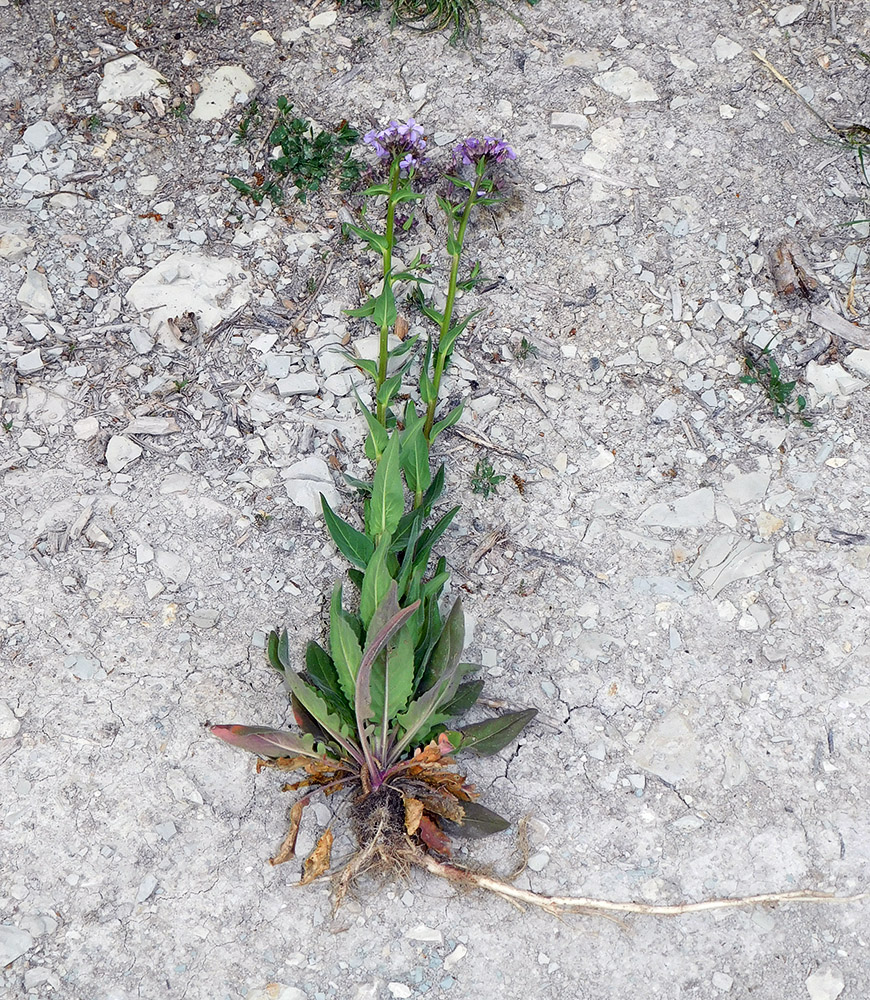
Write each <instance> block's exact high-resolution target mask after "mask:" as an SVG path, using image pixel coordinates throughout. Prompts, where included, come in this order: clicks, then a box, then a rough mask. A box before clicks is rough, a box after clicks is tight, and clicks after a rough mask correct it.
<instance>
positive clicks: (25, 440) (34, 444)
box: [18, 427, 42, 448]
mask: <svg viewBox="0 0 870 1000" xmlns="http://www.w3.org/2000/svg"><path fill="white" fill-rule="evenodd" d="M18 443H19V444H20V445H21V447H22V448H38V447H39V446H40V445H41V444H42V438H41V437H40V435H39V434H37V433H36V431H33V430H31V429H30V428H29V427H28V428H27V429H26V430H23V431H22V432H21V436H20V437H19V438H18Z"/></svg>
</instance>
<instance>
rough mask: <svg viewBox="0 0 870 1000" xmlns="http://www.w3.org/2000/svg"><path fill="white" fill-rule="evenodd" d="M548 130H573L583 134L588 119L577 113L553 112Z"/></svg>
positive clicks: (587, 124) (586, 127)
mask: <svg viewBox="0 0 870 1000" xmlns="http://www.w3.org/2000/svg"><path fill="white" fill-rule="evenodd" d="M550 128H575V129H579V130H580V131H581V132H585V131H586V130H587V129H588V128H589V119H588V118H587V117H586V115H583V114H580V112H579V111H554V112H553V113H552V114H551V115H550Z"/></svg>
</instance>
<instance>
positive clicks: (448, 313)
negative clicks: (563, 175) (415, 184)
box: [423, 159, 487, 441]
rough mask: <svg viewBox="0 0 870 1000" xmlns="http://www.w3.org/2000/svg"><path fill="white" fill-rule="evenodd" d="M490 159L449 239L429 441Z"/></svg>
mask: <svg viewBox="0 0 870 1000" xmlns="http://www.w3.org/2000/svg"><path fill="white" fill-rule="evenodd" d="M486 165H487V161H486V159H481V160H480V161H479V162H478V164H477V166H476V168H475V174H474V181H473V182H472V184H471V185H470V188H469V192H468V197H467V198H466V199H465V206H464V207H463V209H462V214H461V215H460V216H458V222H459V225H458V227H457V230H456V233H455V234H454V233H453V226H452V224H453V221H455V218H456V217H455V216H454V219H452V220H450V222H451V232H450V236H449V238H448V241H447V249H448V251H449V253H450V257H451V262H450V282H449V284H448V286H447V302H446V304H445V306H444V316H443V318H442V320H441V326H440V328H439V331H438V347H437V349H436V352H435V371H434V374H433V377H432V389H433V392H432V398H431V399H430V400H429V402H428V403H427V405H426V423H425V425H424V427H423V435H424V437H425V438H426V440H427V441H428V440H429V439H430V435H431V433H432V425H433V424H434V423H435V408H436V407H437V406H438V396H439V393H440V390H441V379H442V377H443V375H444V369H445V367H446V365H447V359H448V357H449V355H450V353H451V349H452V344H450V345H447V343H446V340H447V334H448V332H449V331H450V325H451V323H452V321H453V309H454V306H455V305H456V286H457V282H458V280H459V264H460V262H461V259H462V248H463V244H464V242H465V230H466V229H467V228H468V220H469V218H470V217H471V210H472V209H473V208H474V206H475V205H476V204H477V202H478V190H479V185H480V182H481V181H482V180H483V175H484V173H485V172H486Z"/></svg>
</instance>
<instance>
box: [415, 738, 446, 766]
mask: <svg viewBox="0 0 870 1000" xmlns="http://www.w3.org/2000/svg"><path fill="white" fill-rule="evenodd" d="M452 749H453V747H451V746H448V753H449V752H450V751H452ZM442 756H443V753H442V751H441V747H440V745H439V744H438V743H437V742H436V741H435V740H432V742H431V743H429V744H427V745H426V746H425V747H422V748H418V749H417V750H415V751H414V758H413V760H414V763H415V764H435V763H439V762H440V761H441V758H442Z"/></svg>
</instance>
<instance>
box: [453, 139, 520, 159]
mask: <svg viewBox="0 0 870 1000" xmlns="http://www.w3.org/2000/svg"><path fill="white" fill-rule="evenodd" d="M516 158H517V154H516V153H515V152H514V150H513V149H512V148H511V147H510V146H509V145H508V144H507V143H506V142H505V141H504V139H496V138H495V137H494V136H491V135H487V136H484V137H483V139H476V138H475V137H474V136H469V137H468V138H467V139H463V141H462V142H460V143H459V145H458V146H456V148H455V149H454V150H453V162H454V164H455V165H457V166H458V165H460V164H465V165H466V166H476V165H477V164H478V163H480V161H481V160H486V161H487V162H489V163H504V161H505V160H515V159H516Z"/></svg>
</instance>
